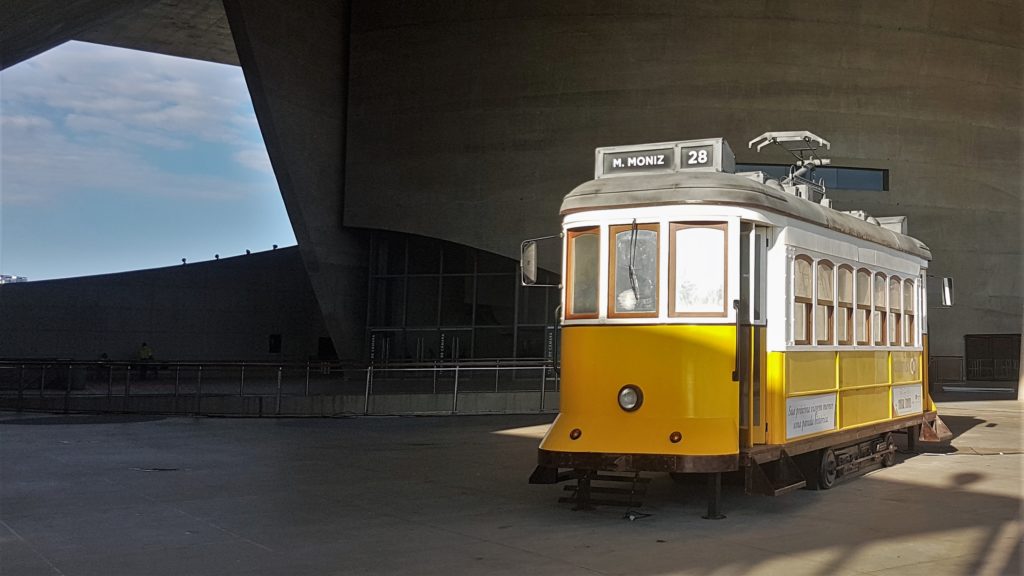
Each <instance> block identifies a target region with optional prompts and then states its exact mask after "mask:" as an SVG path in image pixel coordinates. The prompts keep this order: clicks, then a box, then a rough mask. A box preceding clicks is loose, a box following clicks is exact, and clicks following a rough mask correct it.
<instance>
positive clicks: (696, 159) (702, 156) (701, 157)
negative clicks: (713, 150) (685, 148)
mask: <svg viewBox="0 0 1024 576" xmlns="http://www.w3.org/2000/svg"><path fill="white" fill-rule="evenodd" d="M707 161H708V151H707V150H690V151H689V152H687V153H686V163H687V164H704V163H705V162H707Z"/></svg>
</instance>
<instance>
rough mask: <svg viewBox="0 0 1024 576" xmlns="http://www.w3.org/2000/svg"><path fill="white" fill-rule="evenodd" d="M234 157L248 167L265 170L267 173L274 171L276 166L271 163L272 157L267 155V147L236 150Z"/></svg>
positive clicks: (259, 170) (258, 170)
mask: <svg viewBox="0 0 1024 576" xmlns="http://www.w3.org/2000/svg"><path fill="white" fill-rule="evenodd" d="M233 157H234V159H235V162H238V163H239V164H241V165H242V166H245V167H246V168H250V169H252V170H255V171H257V172H265V173H267V174H273V173H274V168H273V166H271V164H270V157H269V156H267V150H266V148H250V149H248V150H239V151H238V152H235V155H234V156H233Z"/></svg>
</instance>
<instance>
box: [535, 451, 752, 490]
mask: <svg viewBox="0 0 1024 576" xmlns="http://www.w3.org/2000/svg"><path fill="white" fill-rule="evenodd" d="M537 464H538V465H537V468H536V469H535V470H534V472H533V474H532V475H531V476H530V483H531V484H554V483H556V482H559V481H560V479H559V475H558V470H559V469H562V468H568V469H571V470H601V471H605V472H670V473H698V472H731V471H734V470H739V454H715V455H678V454H613V453H606V452H600V453H597V452H560V451H554V450H544V449H540V450H538V452H537Z"/></svg>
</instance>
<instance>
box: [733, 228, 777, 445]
mask: <svg viewBox="0 0 1024 576" xmlns="http://www.w3.org/2000/svg"><path fill="white" fill-rule="evenodd" d="M769 242H770V235H769V229H768V228H767V227H764V226H755V225H754V224H753V223H750V222H744V223H742V225H741V226H740V299H739V302H738V303H737V304H738V306H737V314H738V315H739V318H738V319H737V322H736V326H737V329H738V331H739V334H738V336H737V338H736V342H737V349H736V366H737V380H738V382H739V386H740V394H739V397H740V405H739V423H740V443H741V445H743V446H753V445H754V444H764V442H765V419H764V397H765V394H764V392H765V391H764V386H765V380H766V364H767V356H768V355H767V346H766V342H765V337H766V333H765V325H766V323H767V322H766V320H767V319H766V318H765V304H766V296H765V263H766V261H767V258H768V243H769Z"/></svg>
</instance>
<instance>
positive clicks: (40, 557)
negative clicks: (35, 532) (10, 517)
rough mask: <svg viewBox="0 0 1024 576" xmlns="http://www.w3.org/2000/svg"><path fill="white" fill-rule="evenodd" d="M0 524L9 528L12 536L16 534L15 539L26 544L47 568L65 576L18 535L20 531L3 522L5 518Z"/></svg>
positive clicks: (1, 519)
mask: <svg viewBox="0 0 1024 576" xmlns="http://www.w3.org/2000/svg"><path fill="white" fill-rule="evenodd" d="M0 524H3V525H4V528H7V530H8V531H9V532H10V533H11V534H14V537H15V538H17V539H18V540H19V541H20V542H21V543H22V544H24V545H25V546H27V547H28V549H29V550H31V551H32V553H33V554H35V555H36V556H37V557H38V558H39V559H40V560H42V561H43V562H46V565H47V566H49V567H50V568H52V569H53V571H54V572H56V573H57V574H60V575H61V576H64V572H62V571H61V569H60V568H57V567H56V566H55V565H54V564H53V562H50V559H49V558H47V557H46V556H44V555H43V554H42V553H41V552H39V550H36V547H35V546H33V545H32V544H31V543H30V542H29V541H28V540H25V538H24V537H22V535H21V534H18V531H17V530H15V529H14V528H12V527H11V525H10V524H8V523H7V522H5V521H4V520H3V518H0Z"/></svg>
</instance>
